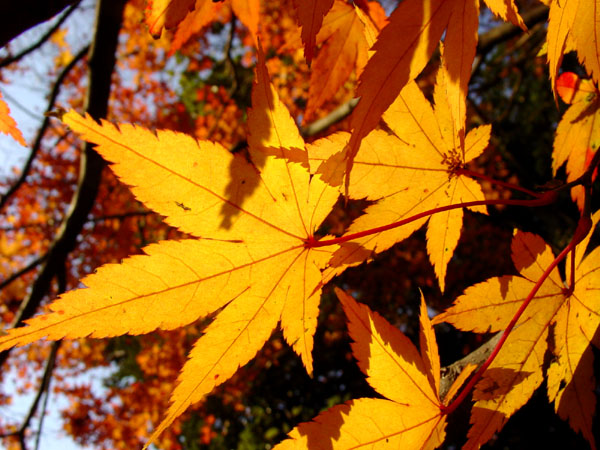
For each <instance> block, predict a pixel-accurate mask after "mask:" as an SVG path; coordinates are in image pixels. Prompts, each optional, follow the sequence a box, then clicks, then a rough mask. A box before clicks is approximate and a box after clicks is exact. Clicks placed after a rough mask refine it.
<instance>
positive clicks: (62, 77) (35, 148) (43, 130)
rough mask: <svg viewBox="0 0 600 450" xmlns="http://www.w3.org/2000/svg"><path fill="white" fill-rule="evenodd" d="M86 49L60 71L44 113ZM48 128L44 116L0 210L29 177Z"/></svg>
mask: <svg viewBox="0 0 600 450" xmlns="http://www.w3.org/2000/svg"><path fill="white" fill-rule="evenodd" d="M88 49H89V47H85V48H83V49H81V50H80V51H79V53H77V55H75V57H74V58H73V60H72V61H71V62H70V63H69V64H67V66H65V68H64V69H63V70H62V72H61V73H60V75H59V76H58V78H57V79H56V82H55V83H54V86H53V87H52V91H51V92H50V99H49V100H48V106H47V107H46V113H48V112H50V111H52V110H53V109H54V106H55V103H56V98H57V97H58V94H59V92H60V88H61V86H62V84H63V83H64V81H65V79H66V78H67V75H68V74H69V72H70V71H71V70H72V69H73V67H75V65H76V64H77V63H78V62H79V61H80V60H81V59H82V58H83V57H84V56H85V55H86V53H87V52H88ZM49 126H50V117H49V116H45V117H44V120H43V122H42V125H41V126H40V129H39V130H38V133H37V136H36V137H35V141H34V142H33V145H32V146H31V152H30V153H29V157H28V158H27V161H26V162H25V165H24V166H23V170H22V171H21V175H20V176H19V178H18V179H17V180H16V181H15V182H14V183H13V185H12V186H11V187H10V189H9V190H8V191H7V192H6V194H4V195H3V196H2V197H0V210H2V209H4V207H5V206H6V204H7V202H8V200H9V199H10V198H11V197H12V196H13V195H14V194H15V192H17V190H18V189H19V188H20V187H21V185H22V184H23V183H24V182H25V179H26V178H27V176H28V175H29V171H30V170H31V166H32V164H33V160H34V159H35V157H36V156H37V154H38V152H39V151H40V147H41V145H42V139H43V137H44V134H46V130H47V129H48V127H49Z"/></svg>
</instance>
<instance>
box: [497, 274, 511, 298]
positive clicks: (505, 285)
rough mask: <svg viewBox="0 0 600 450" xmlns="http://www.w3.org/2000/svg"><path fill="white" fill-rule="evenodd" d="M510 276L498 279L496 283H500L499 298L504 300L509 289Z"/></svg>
mask: <svg viewBox="0 0 600 450" xmlns="http://www.w3.org/2000/svg"><path fill="white" fill-rule="evenodd" d="M510 281H511V277H510V276H505V277H499V278H498V282H499V283H500V297H501V298H502V299H506V297H507V295H508V289H509V288H510Z"/></svg>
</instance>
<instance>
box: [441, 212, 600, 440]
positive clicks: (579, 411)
mask: <svg viewBox="0 0 600 450" xmlns="http://www.w3.org/2000/svg"><path fill="white" fill-rule="evenodd" d="M599 220H600V212H599V213H596V214H595V215H594V217H593V223H594V225H596V224H597V223H598V221H599ZM590 238H591V233H590V235H588V237H587V238H586V239H585V240H584V241H583V242H582V243H581V244H580V247H578V252H577V257H576V259H575V278H574V281H575V289H574V290H573V292H572V293H570V292H569V291H568V290H567V289H566V288H565V287H564V286H565V284H564V283H563V281H562V280H561V278H560V275H559V273H558V270H557V269H554V270H553V271H552V272H551V273H550V276H549V277H548V279H547V280H546V281H545V282H544V283H543V284H542V286H541V288H540V290H539V291H538V292H537V294H536V296H535V297H534V299H533V300H532V302H531V304H530V305H529V306H528V307H527V309H526V310H525V312H524V314H523V315H522V316H521V318H520V319H519V321H518V322H517V325H516V327H515V328H514V329H513V330H512V332H511V334H510V335H509V336H508V339H507V340H506V342H505V344H504V346H503V347H502V349H501V350H500V352H499V353H498V356H497V357H496V359H495V360H494V361H493V362H492V364H491V365H490V366H489V368H488V369H487V370H486V372H485V373H484V374H483V378H482V379H481V381H480V382H479V383H478V384H477V386H476V388H475V392H474V394H473V398H474V399H475V400H476V402H475V405H474V407H473V410H472V413H471V423H472V428H471V429H470V431H469V434H468V437H469V440H468V442H467V444H466V446H465V447H464V448H467V449H471V448H478V447H479V446H480V445H483V444H484V443H485V442H487V441H488V440H489V439H490V438H491V437H492V436H493V435H494V433H496V432H497V431H499V430H500V429H501V428H502V427H503V426H504V424H505V423H506V421H507V420H508V418H509V417H510V416H511V415H512V414H513V413H514V412H515V411H517V410H518V409H519V408H520V407H521V406H523V405H524V404H525V403H527V401H528V400H529V398H530V397H531V395H532V394H533V392H534V391H535V389H537V388H538V387H539V386H540V384H541V383H542V381H543V380H544V369H543V364H542V362H543V361H544V360H545V358H546V357H547V356H546V355H547V353H548V352H550V353H552V354H554V355H555V358H553V359H552V360H551V363H550V366H549V368H548V372H547V376H548V396H549V398H550V400H553V401H554V403H555V408H556V411H557V412H558V414H559V415H560V416H561V417H562V418H563V419H568V420H569V423H570V425H571V427H572V428H573V429H574V430H575V431H579V432H581V433H582V434H583V436H584V437H585V438H586V439H587V440H588V441H589V442H590V444H591V445H592V447H595V442H594V437H593V434H592V416H593V413H594V410H595V397H594V394H593V391H594V388H595V382H594V379H593V369H592V364H593V357H592V353H591V348H590V342H592V341H594V340H595V339H596V338H595V337H594V336H595V335H597V330H598V327H599V325H600V313H599V312H598V307H597V303H598V302H597V294H596V293H597V292H598V290H599V289H600V266H599V262H600V248H596V249H594V250H593V251H592V252H591V253H590V254H589V255H587V256H586V257H585V258H583V254H584V250H585V248H586V246H587V245H588V243H589V240H590ZM580 249H581V250H580ZM512 257H513V262H514V264H515V267H516V268H517V270H519V272H520V274H521V276H503V277H497V278H491V279H489V280H487V281H485V282H483V283H479V284H477V285H475V286H471V287H470V288H468V289H467V290H466V291H465V293H464V294H463V295H462V296H461V297H459V298H458V299H457V300H456V301H455V303H454V306H452V307H451V308H450V309H448V310H447V311H446V312H444V313H443V314H440V315H439V316H437V317H435V318H434V320H433V322H434V323H440V322H443V321H446V322H449V323H451V324H453V325H454V326H455V327H457V328H459V329H461V330H465V331H474V332H478V333H489V332H497V331H501V330H503V329H504V328H505V327H506V326H507V325H508V323H509V321H510V320H511V319H512V317H513V316H514V314H515V313H516V311H517V310H518V309H519V307H520V305H521V304H522V302H523V300H524V299H525V298H526V297H527V296H528V295H529V293H530V291H531V289H532V288H533V286H534V285H535V284H536V282H537V281H538V280H539V279H540V277H541V275H542V273H543V272H544V270H545V269H546V268H547V267H548V266H550V264H551V263H552V261H553V260H554V255H553V254H552V250H551V249H550V247H549V246H548V245H546V244H545V242H544V241H543V239H542V238H540V237H539V236H536V235H533V234H531V233H524V232H521V231H518V232H516V233H515V236H514V239H513V243H512ZM567 262H570V259H567ZM566 273H570V264H567V270H566ZM551 331H552V332H551Z"/></svg>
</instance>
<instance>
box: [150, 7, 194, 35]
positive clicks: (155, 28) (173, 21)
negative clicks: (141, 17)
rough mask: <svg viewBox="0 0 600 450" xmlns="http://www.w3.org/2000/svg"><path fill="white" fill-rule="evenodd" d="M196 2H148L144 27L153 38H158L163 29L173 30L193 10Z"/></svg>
mask: <svg viewBox="0 0 600 450" xmlns="http://www.w3.org/2000/svg"><path fill="white" fill-rule="evenodd" d="M195 5H196V0H148V4H147V5H146V14H145V16H146V25H148V31H149V32H150V34H151V35H152V36H153V37H154V38H159V37H160V36H161V34H162V31H163V29H165V28H167V29H170V28H174V27H176V26H177V25H178V24H179V22H181V21H182V20H183V19H184V18H185V16H187V15H188V13H189V12H190V11H192V10H193V9H194V8H195Z"/></svg>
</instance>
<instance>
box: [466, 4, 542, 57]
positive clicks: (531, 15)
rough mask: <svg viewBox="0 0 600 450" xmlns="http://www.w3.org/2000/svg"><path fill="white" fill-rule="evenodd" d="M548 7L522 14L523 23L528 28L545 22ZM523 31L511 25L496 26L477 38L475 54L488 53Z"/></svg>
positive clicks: (538, 7)
mask: <svg viewBox="0 0 600 450" xmlns="http://www.w3.org/2000/svg"><path fill="white" fill-rule="evenodd" d="M548 11H549V9H548V7H547V6H545V5H540V6H537V7H535V8H533V9H531V10H529V11H527V12H525V13H523V14H522V16H521V17H522V18H523V21H524V22H525V25H527V27H528V28H530V27H532V26H534V25H536V24H538V23H540V22H543V21H545V20H546V19H547V18H548ZM522 32H523V31H522V30H521V29H520V28H519V27H516V26H514V25H513V24H512V23H503V24H502V25H498V26H497V27H496V28H492V29H491V30H489V31H487V32H485V33H483V34H482V35H481V36H479V42H478V43H477V53H478V54H485V53H487V52H489V51H490V50H491V49H492V47H494V46H496V45H498V44H500V43H502V42H504V41H507V40H508V39H510V38H513V37H515V36H517V35H518V34H519V33H522Z"/></svg>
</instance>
